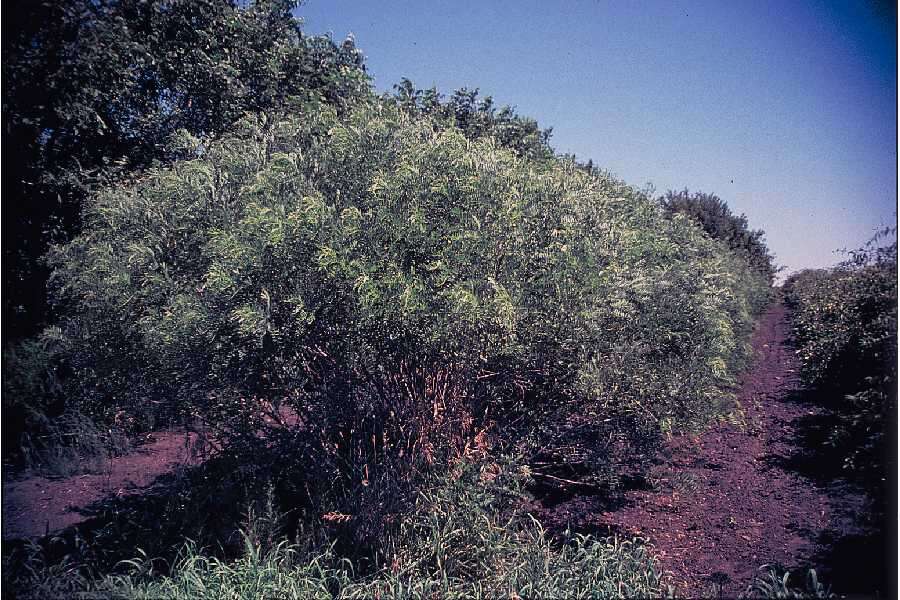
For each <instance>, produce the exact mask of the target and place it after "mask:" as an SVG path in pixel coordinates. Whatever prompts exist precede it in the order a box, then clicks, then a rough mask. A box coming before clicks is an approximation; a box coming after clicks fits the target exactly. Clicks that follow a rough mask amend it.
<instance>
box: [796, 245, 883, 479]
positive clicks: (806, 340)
mask: <svg viewBox="0 0 900 600" xmlns="http://www.w3.org/2000/svg"><path fill="white" fill-rule="evenodd" d="M886 236H889V237H895V236H896V230H891V229H889V230H885V231H883V232H881V233H880V234H879V235H878V236H876V237H875V238H873V240H872V241H871V242H870V243H869V244H868V245H867V246H866V247H865V248H863V249H860V250H857V251H854V252H852V253H851V258H850V259H849V260H847V261H845V262H844V263H842V264H840V265H839V266H837V267H836V268H834V269H827V270H825V269H819V270H807V271H801V272H800V273H797V274H794V275H792V276H791V277H789V278H788V279H787V281H786V282H785V284H784V290H785V294H786V298H787V301H788V302H789V303H790V305H791V306H792V307H793V309H794V311H793V320H794V334H795V336H794V337H795V340H796V343H797V353H798V354H799V356H800V359H801V361H802V365H803V376H804V379H805V380H806V382H807V383H809V384H810V385H813V386H816V387H817V388H818V389H822V390H827V391H830V392H832V393H833V394H834V395H836V396H837V397H838V398H840V400H841V403H840V405H839V406H838V414H839V417H840V420H841V423H840V424H839V426H838V427H837V428H836V429H835V430H834V432H833V434H832V436H831V442H832V444H834V445H836V446H839V447H841V448H842V449H843V455H844V461H845V466H846V467H848V468H853V469H864V470H874V471H875V472H878V470H879V469H880V468H881V466H882V454H883V453H884V452H885V449H884V447H883V439H884V434H885V425H886V423H887V422H888V418H889V416H890V415H891V414H893V411H894V410H895V407H896V391H897V243H896V241H895V242H893V243H889V244H884V245H879V244H881V243H882V242H881V241H880V240H883V239H884V237H886Z"/></svg>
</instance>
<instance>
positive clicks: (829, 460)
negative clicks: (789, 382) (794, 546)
mask: <svg viewBox="0 0 900 600" xmlns="http://www.w3.org/2000/svg"><path fill="white" fill-rule="evenodd" d="M841 397H842V396H841V395H839V394H826V393H825V392H823V391H822V390H798V391H796V392H795V393H793V394H792V395H791V396H790V397H789V398H788V399H787V401H789V402H793V403H796V404H798V405H800V406H802V407H803V408H804V411H805V413H806V414H805V415H804V416H803V417H801V418H799V419H797V420H795V421H794V422H793V423H791V426H792V427H793V429H794V431H795V437H794V445H793V447H792V448H790V450H789V452H788V453H787V455H770V456H768V457H767V459H766V461H767V462H768V463H769V464H770V465H772V466H773V467H777V468H780V469H783V470H785V471H788V472H792V473H796V474H797V475H800V476H802V477H805V478H807V479H809V480H811V481H813V482H815V483H816V485H817V486H818V487H819V488H820V489H821V490H822V491H823V492H824V493H825V494H827V495H828V497H829V501H830V506H831V511H832V514H831V518H830V522H829V527H828V528H827V529H826V530H825V531H823V532H822V533H821V534H820V535H819V536H818V538H817V540H816V546H817V551H816V553H815V554H814V555H813V556H812V557H810V559H809V561H808V566H810V567H813V568H815V569H816V570H817V572H818V574H819V576H820V579H821V580H822V581H825V582H827V584H829V585H830V586H831V588H832V591H833V592H835V593H837V594H854V595H856V594H863V595H865V596H872V597H876V596H877V597H885V598H893V597H897V596H896V593H897V591H896V589H894V587H895V585H896V581H893V580H891V579H890V578H889V577H888V573H890V572H892V571H893V569H890V568H889V567H890V566H892V565H894V564H896V561H895V559H894V558H892V555H893V554H894V553H895V552H896V536H897V534H896V532H897V529H896V527H897V523H896V520H895V519H892V518H889V515H891V514H896V513H894V512H892V511H890V510H888V504H889V495H890V490H891V489H893V486H895V485H896V483H895V482H894V481H893V479H894V477H893V473H892V470H891V468H888V469H885V470H883V469H878V470H875V469H859V470H855V471H851V470H847V469H845V468H843V457H844V448H843V447H841V446H840V445H834V444H833V443H831V439H830V438H831V435H832V432H833V431H834V430H835V428H836V427H837V425H838V423H839V420H838V417H837V414H836V412H835V409H836V407H837V406H839V402H840V400H841Z"/></svg>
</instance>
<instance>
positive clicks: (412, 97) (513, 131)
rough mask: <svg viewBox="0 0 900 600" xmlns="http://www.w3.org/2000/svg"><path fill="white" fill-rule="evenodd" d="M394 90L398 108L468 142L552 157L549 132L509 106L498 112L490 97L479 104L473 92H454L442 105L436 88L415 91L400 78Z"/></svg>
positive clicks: (540, 156)
mask: <svg viewBox="0 0 900 600" xmlns="http://www.w3.org/2000/svg"><path fill="white" fill-rule="evenodd" d="M394 90H395V94H394V100H395V101H396V102H397V104H398V105H399V106H401V107H402V108H403V109H404V110H406V111H408V112H410V113H413V114H421V115H425V116H427V117H429V118H431V119H432V120H433V122H434V123H435V125H436V126H437V127H443V128H447V127H456V128H457V129H459V130H460V131H461V132H462V133H463V135H465V136H466V138H467V139H470V140H478V139H481V138H483V137H493V138H495V139H496V140H497V142H498V143H499V144H500V145H501V146H502V147H504V148H508V149H510V150H512V151H513V152H514V153H515V154H516V155H517V156H523V157H528V158H535V159H542V158H543V159H547V158H551V157H552V156H553V149H552V148H551V147H550V143H549V142H550V134H551V129H541V128H540V127H538V124H537V121H535V120H534V119H529V118H528V117H523V116H521V115H518V114H516V112H515V110H514V109H513V108H512V107H510V106H504V107H501V108H499V109H498V108H497V107H496V106H494V99H493V98H492V97H491V96H486V97H485V98H483V99H482V100H480V101H479V99H478V90H477V89H475V90H469V89H467V88H461V89H458V90H456V91H455V92H454V93H453V94H452V95H451V96H450V98H449V99H447V100H446V101H443V96H442V95H441V94H440V93H439V92H438V91H437V88H434V87H432V88H431V89H428V90H420V89H416V87H415V85H414V84H413V82H412V81H410V80H409V79H406V78H403V79H402V80H401V81H400V83H399V84H396V85H394Z"/></svg>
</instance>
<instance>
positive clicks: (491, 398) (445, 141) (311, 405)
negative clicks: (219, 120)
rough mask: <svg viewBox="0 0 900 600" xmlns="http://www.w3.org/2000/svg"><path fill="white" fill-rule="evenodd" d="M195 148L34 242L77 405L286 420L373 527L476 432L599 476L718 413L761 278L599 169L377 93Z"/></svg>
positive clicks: (263, 120) (224, 434)
mask: <svg viewBox="0 0 900 600" xmlns="http://www.w3.org/2000/svg"><path fill="white" fill-rule="evenodd" d="M189 141H190V139H189V138H186V140H185V143H188V142H189ZM195 154H196V155H197V157H196V158H194V159H191V160H184V161H182V162H179V163H177V164H175V165H174V166H173V167H172V168H168V169H161V170H157V171H153V172H149V173H148V174H147V175H146V176H144V177H143V178H141V179H140V180H139V181H136V182H134V183H132V184H129V185H120V186H116V187H112V188H110V189H107V190H106V191H104V192H103V193H100V194H98V195H96V196H95V197H93V198H92V199H91V200H90V201H89V202H88V203H87V205H86V208H85V211H84V215H83V222H84V231H83V233H82V234H81V235H79V236H78V237H76V238H75V239H74V240H73V241H72V242H71V243H68V244H65V245H61V246H58V247H56V248H55V249H54V251H53V252H52V254H51V256H50V259H49V260H50V263H51V264H52V266H53V267H54V273H53V277H52V279H51V290H52V293H53V298H54V301H55V303H56V306H57V308H58V311H59V312H60V313H61V314H64V315H65V318H64V319H63V321H62V323H61V328H62V335H63V336H64V337H65V338H66V344H65V347H66V348H67V349H68V350H67V354H66V356H65V361H66V364H67V368H69V369H70V370H71V371H72V373H73V376H72V377H70V378H69V379H68V382H67V386H68V388H67V390H68V393H69V394H70V395H71V397H73V398H78V402H79V404H80V406H81V407H82V408H83V409H84V410H86V411H89V412H104V411H105V412H106V413H107V414H109V413H115V412H117V411H120V410H125V411H134V410H142V411H143V410H146V411H150V412H151V413H152V416H153V418H171V417H173V416H180V417H182V418H184V417H189V416H190V417H198V418H201V419H203V420H204V421H205V422H206V423H207V424H208V425H209V426H210V427H211V428H212V429H213V431H214V432H215V436H216V438H217V439H218V440H220V441H221V443H223V444H224V445H225V446H226V449H228V448H230V449H232V450H236V451H237V450H243V451H248V450H252V449H253V448H259V447H260V444H269V443H272V441H273V440H274V439H275V438H276V437H277V436H278V435H281V434H280V433H277V432H282V433H283V432H284V431H285V430H287V431H290V432H291V433H290V436H292V437H291V439H294V440H298V439H302V440H303V443H302V448H303V450H302V453H301V454H302V456H303V457H304V458H303V460H304V461H306V463H307V464H308V466H309V467H308V468H309V472H310V473H311V476H310V477H309V480H310V481H312V482H318V486H319V487H318V488H317V489H313V490H311V492H310V493H311V494H312V495H313V496H315V497H317V498H325V497H328V498H331V499H338V500H334V502H333V503H332V508H333V509H334V510H336V511H342V512H347V511H348V510H352V511H355V512H357V513H359V514H362V513H366V514H368V515H370V522H369V523H368V524H367V525H365V526H360V527H359V528H358V530H357V532H356V534H358V535H359V536H362V538H365V539H373V538H375V537H377V532H378V530H379V527H380V525H379V523H380V522H381V520H382V519H383V518H385V516H386V515H388V514H390V513H392V512H394V511H397V510H401V509H402V507H403V506H408V505H409V504H410V503H411V502H412V500H413V499H414V489H415V482H416V481H417V480H418V479H419V478H420V477H421V476H422V475H423V474H425V473H427V472H429V471H430V470H431V469H433V467H434V465H436V464H445V463H447V462H448V461H449V460H451V459H453V458H455V457H459V456H461V455H464V454H465V453H466V452H469V451H471V450H472V448H474V447H476V446H479V445H480V446H481V447H482V448H485V447H491V446H492V445H500V446H504V447H507V448H513V449H515V450H516V451H517V452H521V453H522V454H523V455H524V456H526V457H529V460H531V461H533V462H534V463H535V466H536V468H535V474H536V475H543V476H545V477H555V478H557V479H558V478H560V477H561V476H562V475H563V474H566V475H571V474H572V473H575V474H577V475H578V476H579V477H583V478H584V479H585V481H588V482H591V481H592V482H593V483H595V484H602V483H604V481H606V483H610V481H612V479H613V477H612V474H613V473H614V471H615V469H614V468H611V466H612V465H616V464H618V461H622V460H625V459H626V458H627V457H629V456H631V455H634V454H635V452H633V451H632V450H633V449H635V448H642V447H646V446H647V445H648V444H650V443H652V442H653V440H655V439H657V438H658V437H659V435H660V434H661V433H664V432H668V431H677V430H683V429H686V428H688V429H689V428H696V427H700V426H702V425H703V424H705V423H706V422H708V421H709V419H710V418H712V417H714V416H716V415H717V414H720V413H721V412H722V411H723V410H725V409H727V407H728V394H727V390H728V388H729V386H731V385H732V384H733V382H734V375H735V373H736V371H737V369H739V368H740V367H741V366H742V365H743V364H745V362H746V360H747V358H748V356H749V349H748V346H747V340H748V338H749V333H750V331H751V329H752V324H753V316H754V311H755V310H756V309H755V307H758V306H759V304H760V301H759V299H760V298H763V297H765V296H766V295H767V293H768V285H767V281H766V279H765V277H763V276H761V275H760V274H759V273H758V272H756V271H754V270H753V269H752V268H751V267H750V265H749V264H748V262H747V260H746V259H745V257H742V256H740V255H738V254H736V253H734V252H732V251H731V250H730V249H729V248H728V247H727V246H726V245H725V244H724V243H723V242H721V241H717V240H713V239H711V238H710V237H709V236H708V235H706V234H705V233H704V232H703V231H702V230H701V229H700V228H698V227H697V226H696V225H695V224H694V223H693V222H692V221H690V220H689V219H687V218H685V217H681V216H676V217H675V218H669V217H668V216H667V215H666V214H664V212H663V211H662V209H661V208H660V207H659V206H658V205H657V204H656V203H654V202H652V201H650V200H649V199H648V198H646V197H645V196H644V195H643V194H641V193H639V192H637V191H635V190H634V189H632V188H630V187H628V186H626V185H624V184H622V183H621V182H619V181H617V180H615V179H613V178H611V177H609V176H605V175H599V174H596V173H590V172H585V170H584V169H581V168H578V166H577V165H575V164H573V163H572V162H571V161H565V160H550V159H545V158H542V159H530V158H527V157H522V156H518V155H517V154H516V153H515V152H513V151H510V150H509V149H506V148H504V147H502V145H501V144H500V143H498V142H497V141H496V139H495V138H493V137H490V136H487V137H483V138H480V139H477V140H474V141H473V140H471V139H467V138H466V137H465V136H464V135H463V134H462V133H461V132H460V131H459V130H457V129H455V128H452V127H450V128H444V127H435V126H434V124H433V123H432V122H431V121H430V120H429V119H428V118H427V117H425V116H422V115H419V114H409V112H408V111H405V110H403V109H401V108H399V107H398V106H397V104H396V103H394V102H392V101H388V100H375V99H373V100H371V101H370V102H367V103H360V104H359V105H358V106H356V108H354V109H353V110H351V111H349V112H348V113H347V114H344V115H338V114H337V113H336V111H335V110H334V109H333V108H329V107H327V106H324V105H320V104H317V103H315V102H312V103H307V104H305V105H304V107H303V108H298V109H297V110H296V111H294V112H293V113H291V114H284V115H282V116H280V117H277V118H273V117H264V116H248V117H247V118H246V119H244V120H243V121H242V122H241V123H240V124H239V125H238V126H237V127H236V128H235V129H234V130H233V131H232V133H231V134H230V135H227V136H225V137H223V138H222V139H221V140H219V141H217V142H215V143H213V144H209V145H201V146H198V147H197V150H196V152H195ZM147 418H150V417H147ZM267 431H268V433H266V432H267ZM538 463H540V464H538ZM562 478H563V479H565V478H567V477H565V476H563V477H562ZM362 538H360V539H362Z"/></svg>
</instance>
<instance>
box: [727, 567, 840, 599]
mask: <svg viewBox="0 0 900 600" xmlns="http://www.w3.org/2000/svg"><path fill="white" fill-rule="evenodd" d="M760 570H761V571H763V573H761V574H759V575H757V576H756V577H755V578H754V580H753V582H752V583H751V584H750V585H749V586H747V590H746V591H745V592H744V593H743V594H742V595H741V598H766V599H770V598H779V599H797V600H801V599H803V600H807V599H809V600H814V599H816V598H834V597H835V595H834V594H832V593H831V592H830V591H829V590H828V588H826V587H825V586H824V585H822V583H821V582H820V581H819V577H818V575H816V571H815V569H809V570H807V572H806V579H805V581H804V582H803V583H802V584H801V587H797V585H796V584H793V582H794V581H796V580H797V578H796V577H794V578H793V579H792V578H791V575H793V573H791V571H788V570H786V569H783V568H780V567H773V566H770V565H764V566H763V567H761V569H760Z"/></svg>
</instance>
